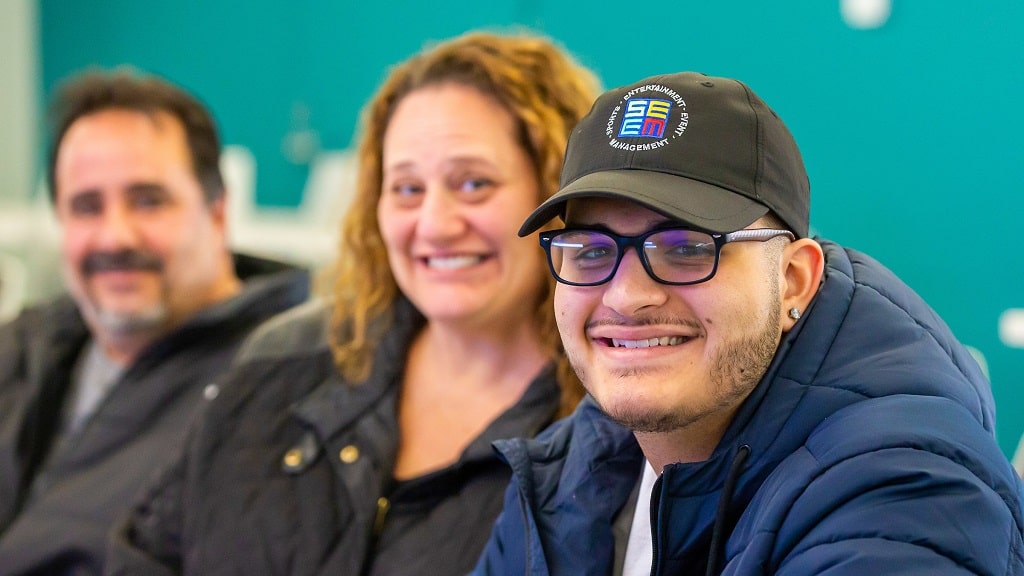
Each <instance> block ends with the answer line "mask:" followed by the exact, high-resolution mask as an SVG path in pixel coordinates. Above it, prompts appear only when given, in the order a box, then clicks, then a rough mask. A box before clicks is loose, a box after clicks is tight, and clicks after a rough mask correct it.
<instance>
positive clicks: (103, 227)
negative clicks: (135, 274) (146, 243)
mask: <svg viewBox="0 0 1024 576" xmlns="http://www.w3.org/2000/svg"><path fill="white" fill-rule="evenodd" d="M138 240H139V235H138V230H137V228H136V222H135V220H134V218H133V217H132V215H131V213H130V212H129V211H128V210H127V209H125V208H124V207H122V206H119V205H117V204H114V205H111V206H107V207H106V208H105V209H104V211H103V218H102V219H101V220H100V227H99V230H98V234H97V244H98V246H97V247H98V248H100V249H103V250H109V251H113V250H120V249H124V248H130V247H134V246H136V245H137V244H138Z"/></svg>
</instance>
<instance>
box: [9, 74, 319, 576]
mask: <svg viewBox="0 0 1024 576" xmlns="http://www.w3.org/2000/svg"><path fill="white" fill-rule="evenodd" d="M219 154H220V141H219V138H218V136H217V132H216V128H215V125H214V122H213V119H212V117H211V116H210V114H209V112H208V111H207V110H206V109H205V108H204V107H203V106H202V104H200V103H199V102H198V101H197V100H196V99H195V98H193V97H192V96H191V95H189V94H187V93H185V92H184V91H182V90H181V89H179V88H177V87H175V86H172V85H170V84H168V83H167V82H164V81H162V80H159V79H156V78H152V77H144V76H136V75H132V74H129V73H126V72H117V73H110V74H107V73H100V72H95V73H88V74H84V75H82V76H80V77H78V78H76V79H74V80H72V81H70V82H69V83H67V84H66V85H64V86H63V88H62V91H61V92H60V94H59V96H58V99H57V100H56V101H55V103H54V139H53V146H52V149H51V156H50V166H49V180H50V189H51V191H52V194H53V200H54V205H55V208H56V213H57V218H58V221H59V223H60V226H61V228H62V232H63V236H62V244H61V253H62V267H63V273H64V277H65V280H66V284H67V289H68V293H69V296H67V297H63V298H60V299H58V300H56V301H54V302H51V303H47V304H44V305H41V306H39V307H36V308H31V309H28V310H25V311H24V312H23V313H22V314H21V315H20V316H19V317H18V318H16V319H15V320H13V321H12V322H10V323H9V324H7V325H6V326H3V327H2V328H0V574H3V575H14V574H29V573H32V574H42V573H45V574H72V573H73V574H99V573H100V571H101V570H102V564H103V551H104V549H105V546H106V535H107V532H108V530H109V529H110V527H111V525H112V523H113V521H114V519H115V518H116V517H117V516H118V515H120V514H121V513H123V512H125V511H126V510H127V508H128V504H129V503H130V502H131V499H132V497H133V496H134V494H135V493H136V492H137V491H138V489H139V488H140V487H141V485H142V482H143V481H144V480H145V479H146V478H147V477H148V476H149V475H150V474H151V473H152V472H153V470H154V469H155V468H158V467H160V465H161V464H163V463H164V462H166V461H168V460H169V459H171V458H172V457H173V455H174V454H175V453H176V452H177V451H178V450H179V449H180V446H181V444H182V442H183V440H184V437H185V434H186V431H187V429H188V425H189V423H190V421H191V420H192V418H193V415H194V414H195V413H196V411H197V409H199V408H200V407H201V405H202V404H203V403H204V397H205V398H207V399H208V398H212V397H213V396H216V394H217V392H218V388H217V385H216V381H217V379H218V377H219V375H220V374H221V372H222V371H224V370H225V369H226V368H227V367H228V366H229V364H230V362H231V358H232V356H233V354H234V352H235V350H236V349H237V347H238V346H239V344H240V343H241V341H242V339H243V338H244V336H245V335H246V334H247V333H248V332H249V331H250V330H251V329H252V328H254V327H255V326H256V325H257V324H259V323H261V322H262V321H263V320H265V319H267V318H268V317H270V316H271V315H273V314H276V313H278V312H281V311H283V310H285V309H287V308H290V307H292V306H294V305H296V304H298V303H300V302H302V301H304V300H305V299H306V297H307V295H308V291H309V280H308V276H307V274H306V273H305V272H302V271H299V270H296V269H292V268H290V267H287V266H285V265H283V264H278V263H273V262H267V261H263V260H258V259H254V258H251V257H237V258H232V255H231V253H230V252H229V250H228V246H227V235H226V231H225V216H226V215H225V206H224V184H223V181H222V179H221V174H220V169H219V164H218V163H219Z"/></svg>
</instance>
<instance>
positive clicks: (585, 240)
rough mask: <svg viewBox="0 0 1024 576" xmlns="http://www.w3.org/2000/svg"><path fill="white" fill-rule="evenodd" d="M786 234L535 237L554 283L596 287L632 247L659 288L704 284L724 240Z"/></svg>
mask: <svg viewBox="0 0 1024 576" xmlns="http://www.w3.org/2000/svg"><path fill="white" fill-rule="evenodd" d="M778 236H788V237H789V239H790V240H795V239H796V237H795V236H794V235H793V233H792V232H790V231H789V230H776V229H772V228H759V229H754V230H737V231H735V232H729V233H727V234H714V233H709V232H702V231H700V230H690V229H687V228H659V229H655V230H651V231H649V232H645V233H643V234H640V235H639V236H619V235H618V234H614V233H612V232H605V231H603V230H589V229H574V228H566V229H564V230H552V231H550V232H542V233H541V234H540V245H541V246H543V247H544V251H545V252H547V255H548V265H549V266H551V273H552V274H553V275H554V276H555V280H558V281H559V282H561V283H563V284H569V285H571V286H597V285H599V284H604V283H605V282H607V281H609V280H611V279H612V277H613V276H615V271H616V270H618V269H619V262H621V261H622V255H623V254H625V252H626V248H629V247H632V248H633V249H634V250H636V253H637V255H638V256H639V257H640V262H641V263H642V264H643V266H644V269H645V270H647V274H649V275H650V276H651V278H654V279H655V280H657V281H658V282H661V283H662V284H672V285H675V286H683V285H687V284H699V283H701V282H705V281H707V280H710V279H711V278H712V277H713V276H714V275H715V272H717V271H718V259H719V256H720V254H721V252H722V246H724V245H726V244H728V243H729V242H765V241H767V240H771V239H772V238H776V237H778Z"/></svg>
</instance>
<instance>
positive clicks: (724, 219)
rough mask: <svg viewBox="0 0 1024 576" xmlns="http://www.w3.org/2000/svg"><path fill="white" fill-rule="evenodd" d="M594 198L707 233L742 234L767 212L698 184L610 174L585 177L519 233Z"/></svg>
mask: <svg viewBox="0 0 1024 576" xmlns="http://www.w3.org/2000/svg"><path fill="white" fill-rule="evenodd" d="M595 197H596V198H621V199H624V200H630V201H632V202H636V203H638V204H642V205H644V206H646V207H647V208H650V209H651V210H654V211H655V212H658V213H660V214H663V215H665V216H667V217H669V218H672V219H673V220H679V221H680V222H682V223H684V224H687V225H689V226H693V227H695V228H700V229H702V230H707V231H709V232H733V231H735V230H740V229H742V228H746V227H747V226H749V225H750V224H751V223H752V222H754V221H755V220H757V219H758V218H760V217H762V216H764V215H765V214H767V213H768V208H767V207H766V206H765V205H764V204H761V203H759V202H755V201H754V200H751V199H749V198H747V197H746V196H743V195H742V194H738V193H736V192H731V191H729V190H726V189H725V188H720V187H718V186H714V185H712V184H708V183H706V182H701V181H700V180H692V179H690V178H686V177H684V176H676V175H674V174H665V173H663V172H652V171H649V170H606V171H604V172H592V173H590V174H587V175H585V176H581V177H580V178H577V179H576V180H574V181H573V182H570V183H569V184H568V185H567V186H565V187H564V188H562V189H561V190H559V191H558V192H557V193H555V195H554V196H552V197H551V198H548V199H547V200H546V201H544V203H543V204H541V205H540V206H538V207H537V209H536V210H534V211H533V213H532V214H530V215H529V216H528V217H527V218H526V221H525V222H523V225H522V226H521V227H520V228H519V235H520V236H527V235H529V234H532V233H534V232H536V231H537V230H538V229H540V228H541V227H542V226H544V225H545V224H546V223H548V222H549V221H550V220H551V219H552V218H555V217H556V216H561V217H564V215H565V203H566V202H568V201H569V200H572V199H574V198H595Z"/></svg>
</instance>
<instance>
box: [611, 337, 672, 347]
mask: <svg viewBox="0 0 1024 576" xmlns="http://www.w3.org/2000/svg"><path fill="white" fill-rule="evenodd" d="M608 340H610V342H611V346H612V347H613V348H654V347H655V346H678V345H680V344H682V343H683V342H686V341H687V340H689V338H684V337H682V336H662V337H661V338H644V339H643V340H623V339H620V338H610V339H608Z"/></svg>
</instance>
